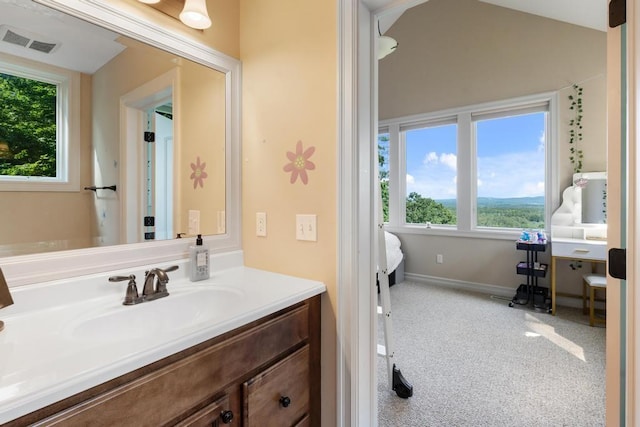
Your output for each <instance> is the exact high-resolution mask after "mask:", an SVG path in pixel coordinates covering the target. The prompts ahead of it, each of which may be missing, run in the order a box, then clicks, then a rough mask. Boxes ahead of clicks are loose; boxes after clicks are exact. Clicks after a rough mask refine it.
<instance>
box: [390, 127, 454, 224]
mask: <svg viewBox="0 0 640 427" xmlns="http://www.w3.org/2000/svg"><path fill="white" fill-rule="evenodd" d="M450 122H451V120H447V121H437V122H435V123H428V124H422V125H411V126H404V127H403V126H401V127H400V131H401V139H402V140H404V148H405V164H406V177H407V178H406V199H405V221H406V223H407V224H428V225H431V224H437V225H455V224H456V194H457V189H456V187H457V185H456V178H457V177H456V171H457V168H458V162H457V158H458V156H457V129H458V126H457V124H456V123H450Z"/></svg>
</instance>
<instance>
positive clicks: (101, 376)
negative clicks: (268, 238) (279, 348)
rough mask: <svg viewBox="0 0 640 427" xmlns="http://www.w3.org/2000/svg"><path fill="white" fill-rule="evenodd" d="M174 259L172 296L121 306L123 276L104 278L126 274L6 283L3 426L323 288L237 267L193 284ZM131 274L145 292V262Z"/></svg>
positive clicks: (0, 339)
mask: <svg viewBox="0 0 640 427" xmlns="http://www.w3.org/2000/svg"><path fill="white" fill-rule="evenodd" d="M212 261H213V258H212ZM175 264H178V265H180V269H179V270H178V271H175V272H171V273H169V277H170V281H169V283H168V286H167V288H168V290H169V293H170V295H169V296H168V297H166V298H162V299H158V300H155V301H151V302H145V303H142V304H138V305H134V306H124V305H122V299H123V297H124V290H125V287H126V283H127V282H120V283H110V282H108V281H107V278H108V277H109V276H111V275H115V274H118V275H125V274H126V275H128V274H130V273H132V271H129V270H127V271H124V270H123V271H117V272H109V274H106V273H105V274H95V275H91V276H84V277H80V278H74V279H70V280H59V281H55V282H48V283H41V284H37V285H29V286H22V287H18V288H12V289H11V294H12V296H13V299H14V302H15V304H14V305H12V306H10V307H7V308H5V309H3V310H2V311H0V319H2V320H3V321H4V322H5V330H4V331H2V332H0V424H2V423H4V422H7V421H10V420H13V419H15V418H18V417H20V416H22V415H25V414H28V413H30V412H33V411H34V410H37V409H39V408H42V407H44V406H47V405H49V404H52V403H54V402H57V401H59V400H61V399H64V398H67V397H69V396H72V395H74V394H76V393H79V392H81V391H84V390H86V389H88V388H91V387H93V386H96V385H99V384H101V383H103V382H105V381H109V380H111V379H113V378H116V377H118V376H120V375H123V374H126V373H128V372H131V371H133V370H135V369H138V368H140V367H143V366H145V365H148V364H150V363H152V362H155V361H157V360H160V359H162V358H164V357H166V356H169V355H171V354H174V353H176V352H179V351H181V350H184V349H187V348H189V347H192V346H194V345H196V344H199V343H201V342H204V341H206V340H208V339H211V338H214V337H216V336H218V335H221V334H223V333H225V332H228V331H231V330H233V329H235V328H238V327H240V326H243V325H245V324H247V323H249V322H252V321H254V320H257V319H260V318H261V317H264V316H266V315H269V314H271V313H274V312H276V311H278V310H281V309H283V308H286V307H288V306H290V305H293V304H296V303H298V302H300V301H303V300H305V299H307V298H310V297H312V296H315V295H318V294H321V293H323V292H324V291H325V290H326V287H325V286H324V284H322V283H320V282H316V281H312V280H306V279H300V278H295V277H291V276H285V275H282V274H276V273H270V272H266V271H261V270H256V269H252V268H247V267H243V266H238V267H232V266H231V267H229V268H225V269H224V270H219V271H214V272H213V273H212V274H211V278H210V279H209V280H205V281H200V282H190V281H189V280H188V279H187V278H186V276H187V269H186V268H185V266H186V263H185V261H184V260H181V261H178V262H176V263H175ZM169 265H172V263H163V265H157V266H154V267H168V266H169ZM212 265H213V266H214V269H215V265H216V263H215V262H213V263H212ZM225 267H228V266H225ZM133 273H134V274H136V277H137V284H138V291H139V292H142V286H143V282H144V279H143V278H144V276H143V274H144V267H141V268H140V269H139V270H137V271H135V272H133ZM203 292H205V293H204V294H203ZM200 295H204V297H200ZM194 296H195V298H196V299H194ZM207 298H210V299H207ZM216 303H217V306H216ZM96 319H97V320H96ZM101 319H109V320H108V321H107V322H102V320H101Z"/></svg>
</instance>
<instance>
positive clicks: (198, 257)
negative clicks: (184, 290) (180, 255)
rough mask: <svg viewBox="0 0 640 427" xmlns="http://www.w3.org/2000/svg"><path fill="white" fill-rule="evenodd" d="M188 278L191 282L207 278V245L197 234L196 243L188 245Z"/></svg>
mask: <svg viewBox="0 0 640 427" xmlns="http://www.w3.org/2000/svg"><path fill="white" fill-rule="evenodd" d="M189 263H190V267H189V279H190V280H191V281H192V282H197V281H198V280H206V279H208V278H209V247H208V246H207V245H205V244H203V242H202V235H201V234H198V238H197V239H196V244H195V245H192V246H189Z"/></svg>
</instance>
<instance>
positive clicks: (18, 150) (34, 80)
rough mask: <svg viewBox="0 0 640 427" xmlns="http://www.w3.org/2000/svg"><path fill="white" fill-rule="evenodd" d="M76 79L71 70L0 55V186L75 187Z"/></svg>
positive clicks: (25, 188) (15, 188)
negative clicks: (53, 69) (0, 56)
mask: <svg viewBox="0 0 640 427" xmlns="http://www.w3.org/2000/svg"><path fill="white" fill-rule="evenodd" d="M77 84H78V83H77V73H74V72H67V71H65V70H60V71H58V70H56V71H52V69H51V67H48V66H42V67H39V66H37V65H34V64H31V63H29V64H28V65H26V64H24V63H13V62H6V61H2V60H0V190H5V191H30V190H32V191H43V190H44V191H46V190H52V191H77V190H78V189H79V184H78V181H79V178H78V173H79V172H78V171H79V165H78V162H79V156H78V151H79V150H78V141H77V133H76V132H75V131H72V129H76V128H77V127H78V126H79V123H78V121H79V119H78V114H77V104H78V100H77V97H78V96H79V95H78V93H77V92H78V91H77V90H75V91H72V87H74V86H76V85H77ZM72 97H74V98H72Z"/></svg>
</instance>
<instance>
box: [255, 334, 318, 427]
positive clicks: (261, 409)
mask: <svg viewBox="0 0 640 427" xmlns="http://www.w3.org/2000/svg"><path fill="white" fill-rule="evenodd" d="M243 393H244V402H245V410H244V421H245V423H244V424H245V426H248V427H252V426H260V427H264V426H274V427H275V426H277V427H290V426H295V425H298V423H299V422H302V421H303V418H304V417H305V415H306V414H307V413H308V412H309V345H305V346H304V347H302V348H301V349H300V350H298V351H296V352H295V353H293V354H292V355H290V356H288V357H286V358H285V359H283V360H281V361H280V362H278V363H276V364H275V365H273V366H272V367H270V368H268V369H266V370H265V371H263V372H262V373H260V374H258V375H257V376H255V377H253V378H252V379H250V380H249V381H247V382H245V383H244V384H243ZM300 425H303V426H304V425H305V423H304V422H302V424H300Z"/></svg>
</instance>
